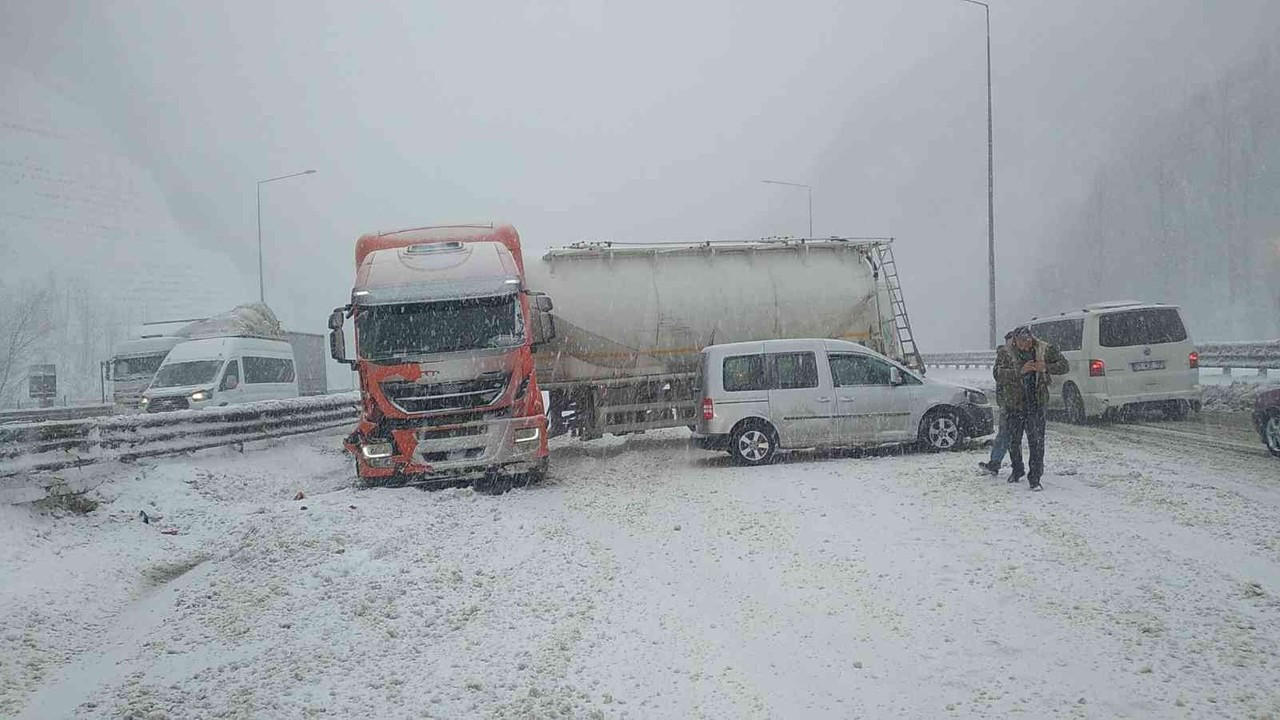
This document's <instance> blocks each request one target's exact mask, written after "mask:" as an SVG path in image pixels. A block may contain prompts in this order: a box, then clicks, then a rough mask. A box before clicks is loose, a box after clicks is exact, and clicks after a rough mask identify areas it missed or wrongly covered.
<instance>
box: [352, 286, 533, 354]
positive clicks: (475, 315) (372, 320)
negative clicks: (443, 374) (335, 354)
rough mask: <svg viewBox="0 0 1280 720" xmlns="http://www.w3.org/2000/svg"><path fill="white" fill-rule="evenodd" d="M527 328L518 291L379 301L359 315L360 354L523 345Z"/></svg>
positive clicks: (444, 350) (357, 328)
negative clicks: (389, 302) (404, 301)
mask: <svg viewBox="0 0 1280 720" xmlns="http://www.w3.org/2000/svg"><path fill="white" fill-rule="evenodd" d="M523 326H524V323H523V322H521V321H520V314H519V306H518V305H517V304H516V297H515V296H514V295H501V296H497V297H484V298H470V299H466V300H449V301H445V302H431V303H411V304H406V305H375V306H373V307H368V308H363V309H361V310H360V311H359V312H358V313H357V314H356V338H357V342H358V344H359V353H360V357H362V358H365V359H368V360H375V361H376V360H386V359H390V358H396V357H403V356H407V355H425V354H429V353H442V352H457V351H459V350H475V349H480V348H502V347H517V346H519V345H521V344H523V343H524V327H523Z"/></svg>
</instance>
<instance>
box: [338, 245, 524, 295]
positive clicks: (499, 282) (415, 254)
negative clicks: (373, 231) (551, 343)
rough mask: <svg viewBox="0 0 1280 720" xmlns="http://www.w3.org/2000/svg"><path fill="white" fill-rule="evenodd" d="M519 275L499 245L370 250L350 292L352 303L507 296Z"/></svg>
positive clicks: (516, 285)
mask: <svg viewBox="0 0 1280 720" xmlns="http://www.w3.org/2000/svg"><path fill="white" fill-rule="evenodd" d="M520 289H521V283H520V272H519V269H518V267H517V265H516V261H515V258H514V257H513V256H512V254H511V251H510V250H508V249H507V247H506V246H505V245H504V244H503V243H501V242H453V241H446V242H428V243H418V244H412V245H407V246H404V247H393V248H385V249H380V250H374V251H372V252H370V253H368V254H367V255H366V256H365V257H364V261H363V262H361V263H360V267H359V268H358V269H357V271H356V282H355V286H354V287H353V288H352V290H351V302H352V304H354V305H397V304H401V303H409V302H432V301H436V300H456V299H463V298H476V297H491V296H495V295H508V294H511V293H515V292H517V291H519V290H520Z"/></svg>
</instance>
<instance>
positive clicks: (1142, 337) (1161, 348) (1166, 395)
mask: <svg viewBox="0 0 1280 720" xmlns="http://www.w3.org/2000/svg"><path fill="white" fill-rule="evenodd" d="M1028 324H1029V325H1030V326H1031V330H1032V332H1033V333H1034V334H1035V336H1036V337H1038V338H1040V339H1042V340H1047V341H1048V342H1050V343H1052V344H1053V345H1054V346H1056V347H1057V348H1058V350H1059V351H1060V352H1061V353H1062V356H1063V357H1065V358H1066V359H1067V361H1068V362H1069V363H1071V370H1070V372H1068V373H1067V374H1066V375H1065V376H1062V377H1055V378H1054V381H1055V383H1054V384H1055V389H1056V390H1057V392H1054V393H1052V394H1051V395H1050V397H1049V407H1050V408H1056V409H1062V410H1065V411H1066V413H1067V417H1068V419H1070V420H1071V421H1072V422H1077V423H1082V422H1084V421H1085V420H1087V419H1088V418H1090V417H1095V416H1099V415H1113V414H1115V413H1117V412H1119V411H1120V410H1122V409H1124V408H1141V407H1145V408H1157V409H1161V410H1163V411H1164V413H1165V414H1166V415H1167V416H1168V417H1169V418H1171V419H1178V420H1180V419H1182V418H1184V417H1186V415H1187V412H1188V411H1189V410H1193V409H1194V410H1199V409H1200V375H1199V373H1200V370H1199V367H1200V356H1199V354H1198V353H1197V352H1196V347H1195V344H1194V343H1192V342H1191V338H1190V337H1188V335H1187V328H1186V326H1185V325H1184V324H1183V322H1182V313H1181V312H1180V311H1179V309H1178V308H1177V307H1176V306H1174V305H1159V304H1150V303H1138V302H1111V303H1098V304H1096V305H1089V306H1088V307H1086V308H1084V309H1083V310H1077V311H1075V312H1070V313H1062V314H1060V315H1056V316H1052V317H1043V318H1033V319H1032V320H1031V322H1029V323H1028Z"/></svg>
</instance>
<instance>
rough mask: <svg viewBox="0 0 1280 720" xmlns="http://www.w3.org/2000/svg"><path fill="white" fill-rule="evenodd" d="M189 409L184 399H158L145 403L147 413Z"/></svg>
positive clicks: (188, 404) (178, 397) (179, 397)
mask: <svg viewBox="0 0 1280 720" xmlns="http://www.w3.org/2000/svg"><path fill="white" fill-rule="evenodd" d="M189 407H191V403H189V402H187V399H186V398H185V397H182V396H181V395H179V396H177V397H158V398H151V400H149V401H148V402H147V412H153V413H154V412H168V411H170V410H186V409H187V408H189Z"/></svg>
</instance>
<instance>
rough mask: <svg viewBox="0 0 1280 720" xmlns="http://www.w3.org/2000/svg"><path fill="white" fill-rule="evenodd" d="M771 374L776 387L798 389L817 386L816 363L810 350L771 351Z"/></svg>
mask: <svg viewBox="0 0 1280 720" xmlns="http://www.w3.org/2000/svg"><path fill="white" fill-rule="evenodd" d="M769 359H770V360H772V361H773V367H774V371H773V376H774V377H775V378H777V389H779V390H798V389H801V388H816V387H818V363H817V361H816V360H814V357H813V353H812V352H795V353H773V354H770V355H769Z"/></svg>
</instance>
